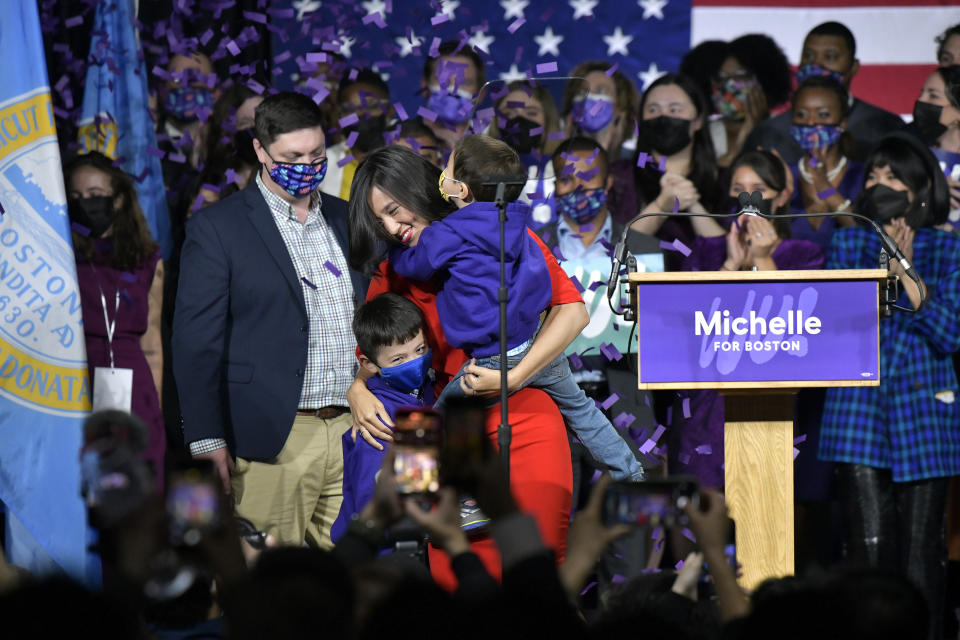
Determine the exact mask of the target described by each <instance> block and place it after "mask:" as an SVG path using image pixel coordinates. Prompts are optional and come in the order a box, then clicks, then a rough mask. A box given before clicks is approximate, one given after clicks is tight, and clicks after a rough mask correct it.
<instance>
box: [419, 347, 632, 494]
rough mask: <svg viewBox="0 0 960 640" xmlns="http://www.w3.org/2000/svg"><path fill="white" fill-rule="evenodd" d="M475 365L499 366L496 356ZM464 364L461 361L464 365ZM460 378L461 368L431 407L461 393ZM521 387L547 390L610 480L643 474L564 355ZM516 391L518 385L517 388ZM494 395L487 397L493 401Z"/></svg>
mask: <svg viewBox="0 0 960 640" xmlns="http://www.w3.org/2000/svg"><path fill="white" fill-rule="evenodd" d="M525 353H526V351H523V352H521V353H519V354H517V355H512V356H511V355H508V356H507V369H508V370H509V369H513V368H514V367H515V366H517V364H518V363H519V362H520V360H521V359H522V358H523V356H524V355H525ZM477 365H479V366H481V367H486V368H487V369H494V370H496V371H499V370H500V356H499V355H496V356H489V357H486V358H477ZM465 366H466V365H464V367H465ZM462 378H463V368H461V369H460V371H459V373H457V375H456V376H455V377H454V378H453V380H451V381H450V384H448V385H447V386H446V387H445V388H444V389H443V391H442V392H441V393H440V397H438V398H437V401H436V403H435V404H434V408H436V409H438V410H439V409H441V408H442V407H443V403H444V402H446V401H447V400H449V399H450V398H462V397H465V394H464V392H463V389H461V388H460V380H461V379H462ZM523 386H524V387H533V388H534V389H540V390H542V391H545V392H547V394H549V396H550V397H551V398H553V401H554V402H555V403H556V404H557V408H558V409H560V413H561V414H563V419H564V420H565V421H566V423H567V427H568V428H569V429H570V430H571V431H573V433H574V434H576V436H577V438H579V439H580V442H582V443H583V446H585V447H586V448H587V449H589V451H590V453H591V454H592V455H593V457H594V458H596V460H597V462H600V463H601V464H603V465H606V466H607V467H609V468H610V473H611V475H612V476H613V478H614V480H627V479H634V480H638V479H641V478H643V466H642V465H641V464H640V462H639V461H638V460H637V459H636V457H635V456H634V455H633V452H632V451H631V450H630V447H629V446H628V445H627V443H626V441H625V440H624V439H623V436H621V435H620V433H619V432H618V431H617V429H616V427H614V426H613V425H612V424H611V423H610V421H609V420H607V418H606V416H604V415H603V412H602V411H600V409H599V407H597V405H596V403H595V402H594V401H593V400H592V399H590V398H588V397H587V394H585V393H584V392H583V389H581V388H580V387H579V386H577V383H576V382H574V381H573V376H572V375H571V373H570V365H569V364H568V362H567V357H566V356H565V355H560V356H558V357H557V358H556V359H555V360H554V361H553V362H551V363H550V364H548V365H547V366H545V367H544V368H543V369H541V370H540V371H539V372H537V374H536V375H534V376H533V377H532V378H530V379H529V380H527V382H526V383H524V385H523ZM518 391H519V389H518ZM496 402H497V399H496V398H495V399H493V400H492V401H491V405H492V404H496Z"/></svg>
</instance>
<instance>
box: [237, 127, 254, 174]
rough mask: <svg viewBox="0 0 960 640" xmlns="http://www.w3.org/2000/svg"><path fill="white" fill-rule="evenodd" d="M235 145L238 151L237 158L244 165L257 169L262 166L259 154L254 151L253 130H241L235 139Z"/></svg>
mask: <svg viewBox="0 0 960 640" xmlns="http://www.w3.org/2000/svg"><path fill="white" fill-rule="evenodd" d="M233 145H234V146H235V147H236V150H237V157H238V158H240V160H241V161H242V162H243V163H244V164H248V165H250V166H253V167H256V166H258V165H259V164H260V159H259V158H257V152H256V151H254V150H253V129H240V130H239V131H237V134H236V136H234V138H233Z"/></svg>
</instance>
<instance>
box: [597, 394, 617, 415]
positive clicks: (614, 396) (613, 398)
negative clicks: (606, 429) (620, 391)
mask: <svg viewBox="0 0 960 640" xmlns="http://www.w3.org/2000/svg"><path fill="white" fill-rule="evenodd" d="M619 399H620V396H618V395H617V394H616V393H611V394H610V397H609V398H607V399H606V400H604V401H603V402H601V403H600V408H601V409H603V410H604V411H606V410H607V409H609V408H610V407H612V406H613V405H615V404H616V403H617V400H619Z"/></svg>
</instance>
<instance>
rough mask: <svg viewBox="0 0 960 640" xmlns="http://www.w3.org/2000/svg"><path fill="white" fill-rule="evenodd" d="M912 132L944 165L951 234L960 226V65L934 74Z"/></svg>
mask: <svg viewBox="0 0 960 640" xmlns="http://www.w3.org/2000/svg"><path fill="white" fill-rule="evenodd" d="M910 126H911V128H912V129H913V131H914V132H915V133H916V134H917V136H918V137H919V138H920V140H922V141H923V142H924V143H925V144H926V145H927V146H928V147H930V150H931V151H933V154H934V155H935V156H936V157H937V159H938V160H940V162H941V166H942V168H943V171H944V173H945V174H946V176H947V186H948V187H949V188H950V217H949V222H948V224H949V230H956V228H957V224H958V223H960V65H952V66H948V67H940V68H939V69H937V70H936V71H934V72H933V73H931V74H930V77H929V78H927V80H926V82H924V83H923V88H922V89H921V90H920V97H919V98H917V101H916V102H915V103H914V105H913V122H912V123H911V125H910Z"/></svg>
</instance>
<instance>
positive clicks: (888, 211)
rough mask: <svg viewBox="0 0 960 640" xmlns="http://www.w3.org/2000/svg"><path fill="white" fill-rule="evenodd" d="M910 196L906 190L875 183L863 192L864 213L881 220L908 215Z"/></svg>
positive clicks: (886, 220)
mask: <svg viewBox="0 0 960 640" xmlns="http://www.w3.org/2000/svg"><path fill="white" fill-rule="evenodd" d="M909 208H910V198H909V197H908V196H907V192H906V191H897V190H895V189H891V188H890V187H888V186H887V185H885V184H875V185H873V186H872V187H870V188H869V189H867V190H866V191H864V192H863V215H865V216H867V217H868V218H873V219H874V220H877V221H879V222H888V221H890V220H893V219H894V218H899V217H901V216H905V215H907V209H909Z"/></svg>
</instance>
